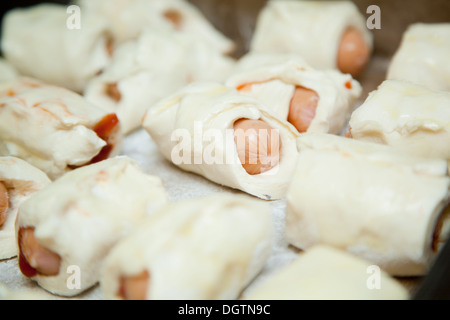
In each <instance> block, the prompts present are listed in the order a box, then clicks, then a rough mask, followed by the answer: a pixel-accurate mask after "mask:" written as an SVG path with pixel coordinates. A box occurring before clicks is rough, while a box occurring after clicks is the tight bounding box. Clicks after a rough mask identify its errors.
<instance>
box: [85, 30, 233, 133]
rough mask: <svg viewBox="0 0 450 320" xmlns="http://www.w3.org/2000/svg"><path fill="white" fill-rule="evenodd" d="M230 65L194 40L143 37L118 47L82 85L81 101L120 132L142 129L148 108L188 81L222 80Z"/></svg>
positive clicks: (171, 34) (157, 34) (173, 35)
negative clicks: (115, 122) (111, 119)
mask: <svg viewBox="0 0 450 320" xmlns="http://www.w3.org/2000/svg"><path fill="white" fill-rule="evenodd" d="M233 65H234V61H233V60H232V59H231V58H229V57H225V56H223V55H222V54H220V53H217V52H216V51H214V50H211V49H210V48H209V47H208V46H207V45H205V44H203V43H202V42H200V41H198V40H197V39H195V38H190V37H188V36H187V35H184V36H180V35H179V34H177V33H174V32H157V31H156V30H153V29H147V30H146V31H144V32H143V33H142V34H141V35H140V36H139V38H138V39H137V40H136V41H128V42H126V43H124V44H122V45H120V46H119V47H118V48H117V49H116V51H115V54H114V58H113V60H112V62H111V64H110V65H109V66H108V67H107V68H106V69H105V70H104V72H103V73H102V74H101V75H99V76H97V77H95V78H94V79H93V80H92V81H90V83H89V84H88V85H87V87H86V90H85V92H84V96H85V97H86V99H87V100H88V101H90V102H92V103H93V104H95V105H97V106H98V107H101V108H103V109H105V110H107V111H109V112H115V113H116V114H117V116H118V118H119V120H120V122H121V124H122V129H123V132H124V133H125V134H126V133H129V132H131V131H133V130H135V129H137V128H139V127H140V125H141V120H142V117H143V116H144V114H145V111H146V110H147V109H148V108H149V106H151V105H153V104H154V103H156V102H157V101H158V100H160V99H162V98H164V97H166V96H168V95H170V94H173V93H174V92H175V91H177V90H179V89H181V88H182V87H183V86H185V85H187V84H188V83H189V82H191V81H198V80H217V81H222V80H223V79H225V77H226V75H227V73H228V72H229V70H231V69H232V67H233Z"/></svg>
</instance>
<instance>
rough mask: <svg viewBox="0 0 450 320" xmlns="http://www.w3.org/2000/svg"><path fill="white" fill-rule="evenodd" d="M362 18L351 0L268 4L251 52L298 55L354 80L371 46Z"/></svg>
mask: <svg viewBox="0 0 450 320" xmlns="http://www.w3.org/2000/svg"><path fill="white" fill-rule="evenodd" d="M372 43H373V40H372V35H371V33H370V32H369V30H368V29H367V27H366V22H365V19H364V16H363V15H362V14H361V13H360V12H359V10H358V8H357V7H356V5H355V4H354V3H353V2H352V1H302V0H300V1H290V0H279V1H268V3H267V5H266V7H265V8H264V9H263V10H262V12H261V13H260V16H259V18H258V22H257V25H256V30H255V34H254V37H253V40H252V43H251V51H255V52H269V53H296V54H300V55H302V56H303V58H305V60H306V61H307V62H308V63H309V64H310V65H311V66H312V67H314V68H321V69H339V70H341V71H342V72H344V73H350V74H352V75H353V76H354V77H357V76H358V75H359V74H361V73H362V72H363V70H364V69H365V67H366V65H367V63H368V61H369V59H370V55H371V51H372V46H373V44H372Z"/></svg>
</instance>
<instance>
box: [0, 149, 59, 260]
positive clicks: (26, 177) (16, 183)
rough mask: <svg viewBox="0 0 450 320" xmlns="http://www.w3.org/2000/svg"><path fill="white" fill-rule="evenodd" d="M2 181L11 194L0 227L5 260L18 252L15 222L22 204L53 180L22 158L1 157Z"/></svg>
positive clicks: (0, 255) (0, 251) (1, 255)
mask: <svg viewBox="0 0 450 320" xmlns="http://www.w3.org/2000/svg"><path fill="white" fill-rule="evenodd" d="M0 182H1V183H3V184H4V185H5V187H6V189H7V191H8V194H9V209H8V211H7V213H6V220H5V222H4V224H3V225H2V226H1V227H0V260H3V259H9V258H12V257H14V256H16V255H17V253H18V251H17V242H16V235H15V229H14V224H15V222H16V217H17V211H18V210H19V207H20V205H21V204H22V203H23V202H24V201H25V200H26V199H28V198H29V197H31V196H32V195H33V194H34V193H36V192H37V191H39V190H41V189H42V188H44V187H45V186H47V185H49V184H50V183H51V181H50V179H49V178H48V177H47V175H46V174H45V173H43V172H42V171H41V170H39V169H37V168H35V167H33V166H32V165H30V164H28V163H27V162H25V161H23V160H21V159H17V158H13V157H0Z"/></svg>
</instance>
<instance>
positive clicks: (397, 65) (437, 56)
mask: <svg viewBox="0 0 450 320" xmlns="http://www.w3.org/2000/svg"><path fill="white" fill-rule="evenodd" d="M449 39H450V23H438V24H425V23H416V24H413V25H411V26H410V27H409V28H408V30H407V31H406V32H405V34H404V35H403V40H402V43H401V45H400V48H399V49H398V51H397V53H396V54H395V55H394V58H393V59H392V62H391V65H390V66H389V70H388V75H387V78H388V79H392V80H405V81H410V82H414V83H417V84H420V85H423V86H426V87H428V88H430V89H434V90H444V91H450V65H449V63H448V57H449V56H450V40H449Z"/></svg>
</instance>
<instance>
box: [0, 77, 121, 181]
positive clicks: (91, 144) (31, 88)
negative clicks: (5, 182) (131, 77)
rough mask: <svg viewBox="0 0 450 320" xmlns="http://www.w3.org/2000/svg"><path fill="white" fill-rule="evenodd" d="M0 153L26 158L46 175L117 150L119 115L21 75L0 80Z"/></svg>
mask: <svg viewBox="0 0 450 320" xmlns="http://www.w3.org/2000/svg"><path fill="white" fill-rule="evenodd" d="M0 106H1V107H0V138H1V139H0V155H2V156H14V157H18V158H21V159H24V160H26V161H27V162H29V163H30V164H32V165H34V166H35V167H37V168H39V169H41V170H42V171H44V172H45V173H46V174H47V175H48V176H49V178H50V179H55V178H57V177H59V176H61V175H62V174H64V173H66V172H68V171H70V170H72V169H74V168H76V167H80V166H83V165H87V164H90V163H95V162H98V161H101V160H105V159H106V158H108V157H110V156H114V155H117V154H118V153H119V151H120V147H121V139H122V133H121V131H120V124H119V121H118V119H117V116H116V115H115V114H113V113H110V114H108V113H107V112H105V111H103V110H101V109H99V108H96V107H95V106H94V105H92V104H89V103H87V102H86V100H85V99H84V98H82V97H81V96H79V95H78V94H76V93H73V92H71V91H69V90H66V89H64V88H59V87H54V86H50V85H46V84H43V83H42V82H38V81H35V80H32V79H27V78H20V79H18V80H15V81H10V82H4V83H2V84H0Z"/></svg>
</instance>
